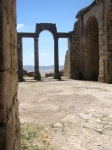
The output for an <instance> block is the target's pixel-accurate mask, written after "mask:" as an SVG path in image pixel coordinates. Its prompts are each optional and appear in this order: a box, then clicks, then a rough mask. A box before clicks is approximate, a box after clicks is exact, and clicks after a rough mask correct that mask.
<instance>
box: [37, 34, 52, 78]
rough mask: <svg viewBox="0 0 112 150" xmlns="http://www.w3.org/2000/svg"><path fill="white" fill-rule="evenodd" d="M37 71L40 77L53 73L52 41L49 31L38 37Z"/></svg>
mask: <svg viewBox="0 0 112 150" xmlns="http://www.w3.org/2000/svg"><path fill="white" fill-rule="evenodd" d="M39 70H40V74H41V76H42V77H44V76H45V74H48V73H54V40H53V35H52V34H51V33H50V32H49V31H42V32H41V33H40V35H39Z"/></svg>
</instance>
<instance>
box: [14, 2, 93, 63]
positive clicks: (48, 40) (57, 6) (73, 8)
mask: <svg viewBox="0 0 112 150" xmlns="http://www.w3.org/2000/svg"><path fill="white" fill-rule="evenodd" d="M93 1H94V0H17V31H18V32H35V25H36V23H55V24H56V27H57V32H70V31H73V26H74V23H75V22H76V18H75V16H76V14H77V13H78V11H79V10H80V9H82V8H84V7H86V6H88V5H89V4H91V3H92V2H93ZM58 47H59V65H64V61H65V54H66V51H67V50H68V41H67V39H66V38H65V39H62V38H59V45H58ZM23 64H24V65H34V40H33V38H23ZM39 65H40V66H48V65H54V39H53V36H52V34H51V33H50V32H48V31H42V32H41V33H40V35H39Z"/></svg>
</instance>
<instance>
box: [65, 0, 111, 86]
mask: <svg viewBox="0 0 112 150" xmlns="http://www.w3.org/2000/svg"><path fill="white" fill-rule="evenodd" d="M111 5H112V1H111V0H106V1H102V0H96V1H93V3H92V4H90V5H89V6H87V7H85V8H83V9H81V10H80V11H79V12H78V13H77V16H76V18H77V22H76V23H75V26H74V30H73V32H72V33H73V34H71V37H70V39H69V48H68V52H67V55H66V59H65V70H64V72H65V76H67V75H68V72H67V71H66V70H67V68H69V69H68V70H69V71H70V75H71V76H70V77H71V78H74V79H84V80H94V81H98V82H105V83H112V71H111V70H112V69H111V68H112V50H111V49H112V44H111V41H112V40H111V39H112V37H111V35H112V32H111V27H112V6H111ZM69 59H70V60H69ZM69 62H70V64H69ZM67 64H69V67H68V65H67Z"/></svg>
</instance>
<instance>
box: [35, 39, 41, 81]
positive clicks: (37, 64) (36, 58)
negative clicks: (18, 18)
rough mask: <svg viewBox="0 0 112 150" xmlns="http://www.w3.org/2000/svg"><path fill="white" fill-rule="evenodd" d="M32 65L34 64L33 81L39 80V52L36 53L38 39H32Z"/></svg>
mask: <svg viewBox="0 0 112 150" xmlns="http://www.w3.org/2000/svg"><path fill="white" fill-rule="evenodd" d="M34 60H35V62H34V64H35V75H34V79H35V80H41V75H40V72H39V52H38V38H34Z"/></svg>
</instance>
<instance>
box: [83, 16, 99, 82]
mask: <svg viewBox="0 0 112 150" xmlns="http://www.w3.org/2000/svg"><path fill="white" fill-rule="evenodd" d="M85 37H86V44H85V56H86V58H85V64H84V76H85V79H87V80H93V81H98V75H99V30H98V22H97V19H96V18H95V17H94V16H91V17H90V18H89V19H88V21H87V23H86V28H85Z"/></svg>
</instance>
